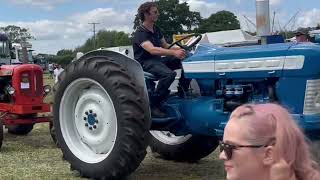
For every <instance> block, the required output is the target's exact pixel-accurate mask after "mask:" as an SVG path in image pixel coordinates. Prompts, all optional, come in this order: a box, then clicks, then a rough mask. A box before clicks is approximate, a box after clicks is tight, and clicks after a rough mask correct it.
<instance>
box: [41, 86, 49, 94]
mask: <svg viewBox="0 0 320 180" xmlns="http://www.w3.org/2000/svg"><path fill="white" fill-rule="evenodd" d="M43 91H44V93H45V94H48V93H50V92H51V86H50V85H45V86H44V87H43Z"/></svg>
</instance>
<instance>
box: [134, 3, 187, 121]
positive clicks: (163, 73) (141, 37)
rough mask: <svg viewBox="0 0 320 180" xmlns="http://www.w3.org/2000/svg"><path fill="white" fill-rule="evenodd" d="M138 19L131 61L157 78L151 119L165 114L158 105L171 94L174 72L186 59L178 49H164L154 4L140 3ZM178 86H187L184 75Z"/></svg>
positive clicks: (184, 87) (164, 44) (184, 88)
mask: <svg viewBox="0 0 320 180" xmlns="http://www.w3.org/2000/svg"><path fill="white" fill-rule="evenodd" d="M138 16H139V18H140V20H141V22H142V23H141V24H140V26H138V27H137V29H136V31H135V33H134V38H133V51H134V58H135V59H136V60H137V61H138V62H139V63H140V64H141V65H142V68H143V70H144V71H146V72H149V73H151V74H152V75H154V76H155V77H156V78H158V79H159V82H158V85H157V88H156V92H155V93H156V100H155V102H151V114H152V116H154V117H163V116H165V113H164V112H162V111H161V109H160V108H159V107H160V103H161V102H162V101H163V100H164V99H165V98H166V97H167V95H168V93H170V91H168V88H169V87H170V85H171V84H172V82H173V81H174V80H175V77H176V72H175V71H174V70H175V69H181V68H182V64H181V60H183V59H184V58H185V57H186V52H185V50H184V49H181V48H179V47H173V48H170V49H167V48H168V47H169V44H168V43H167V42H166V40H165V39H164V36H163V34H162V32H161V30H160V29H159V27H157V26H156V25H155V23H156V21H157V19H158V16H159V11H158V9H157V6H156V3H155V2H146V3H143V4H142V5H141V6H140V7H139V9H138ZM163 56H165V57H163ZM179 83H180V87H182V89H183V90H186V89H187V88H188V86H189V81H187V80H186V79H185V78H184V76H183V73H182V74H181V78H180V81H179ZM180 90H181V89H180Z"/></svg>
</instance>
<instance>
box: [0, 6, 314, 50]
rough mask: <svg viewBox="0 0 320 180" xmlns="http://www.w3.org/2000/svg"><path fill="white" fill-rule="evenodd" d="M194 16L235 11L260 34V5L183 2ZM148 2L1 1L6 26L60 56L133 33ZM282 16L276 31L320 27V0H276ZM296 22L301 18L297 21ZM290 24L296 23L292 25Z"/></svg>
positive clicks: (36, 47)
mask: <svg viewBox="0 0 320 180" xmlns="http://www.w3.org/2000/svg"><path fill="white" fill-rule="evenodd" d="M180 1H181V2H182V1H183V2H187V3H188V4H189V6H190V9H191V10H192V11H198V12H200V14H201V16H202V17H204V18H206V17H208V16H210V15H211V14H212V13H215V12H217V11H221V10H227V11H231V12H233V13H234V14H235V15H236V16H237V17H238V20H239V21H240V24H241V28H242V29H244V30H249V31H252V32H254V31H255V27H254V26H253V25H252V24H251V23H249V22H248V21H247V20H245V18H244V16H245V17H247V18H248V19H249V20H250V21H252V22H253V23H255V21H256V20H255V14H256V10H255V0H180ZM143 2H146V0H10V1H7V0H0V4H1V6H0V7H1V8H0V9H1V11H0V17H1V18H0V27H4V26H7V25H17V26H20V27H24V28H27V29H28V30H29V31H30V32H31V34H32V35H33V36H35V38H36V40H33V41H32V45H33V49H34V50H35V52H36V53H49V54H56V52H57V51H59V50H61V49H74V48H75V47H78V46H80V45H82V44H83V43H84V42H85V41H86V40H87V39H88V38H90V37H91V36H92V35H93V32H92V29H93V28H92V25H90V24H89V23H92V22H96V23H99V24H97V26H96V30H97V31H99V30H117V31H124V32H126V33H131V32H132V31H133V29H132V28H133V20H134V16H135V14H136V13H137V9H138V7H139V5H140V4H142V3H143ZM273 12H276V15H275V18H274V19H275V21H274V22H275V23H274V29H280V28H281V29H286V30H294V29H296V28H297V27H309V26H310V27H314V26H316V25H317V24H318V23H320V1H319V0H270V16H271V19H273V18H272V17H273ZM292 17H295V18H292ZM290 19H292V20H291V21H290Z"/></svg>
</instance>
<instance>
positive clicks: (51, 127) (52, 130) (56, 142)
mask: <svg viewBox="0 0 320 180" xmlns="http://www.w3.org/2000/svg"><path fill="white" fill-rule="evenodd" d="M49 132H50V135H51V138H52V141H53V142H54V144H55V145H56V146H57V147H60V146H59V143H58V141H57V137H56V130H55V128H54V126H53V122H52V121H50V122H49Z"/></svg>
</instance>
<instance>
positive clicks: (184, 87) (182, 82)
mask: <svg viewBox="0 0 320 180" xmlns="http://www.w3.org/2000/svg"><path fill="white" fill-rule="evenodd" d="M161 61H162V62H163V63H164V64H166V65H167V66H168V67H169V68H170V69H171V70H176V69H181V76H180V79H179V87H178V93H179V95H180V96H184V95H185V93H186V92H187V91H188V89H189V86H190V82H191V80H190V79H186V78H185V76H184V71H183V68H182V62H181V60H180V59H178V58H174V57H164V58H162V59H161Z"/></svg>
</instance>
